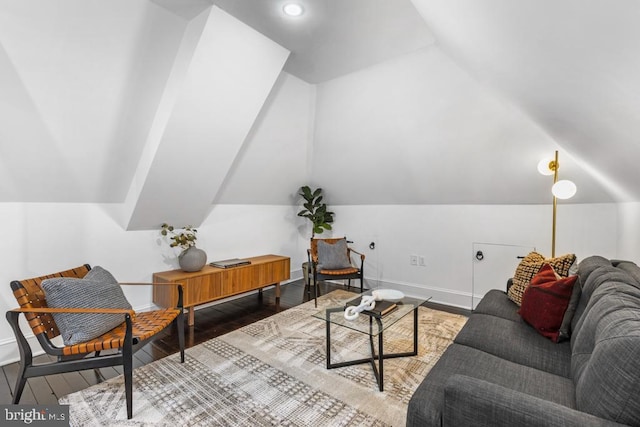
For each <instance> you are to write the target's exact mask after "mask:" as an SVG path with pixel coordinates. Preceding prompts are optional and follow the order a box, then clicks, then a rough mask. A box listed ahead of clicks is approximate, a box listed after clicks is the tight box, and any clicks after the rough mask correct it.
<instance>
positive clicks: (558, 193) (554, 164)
mask: <svg viewBox="0 0 640 427" xmlns="http://www.w3.org/2000/svg"><path fill="white" fill-rule="evenodd" d="M558 169H560V163H559V162H558V151H557V150H556V152H555V156H554V158H553V159H543V160H541V161H540V163H538V172H540V173H541V174H542V175H553V187H551V194H553V223H552V224H553V225H552V228H551V258H555V256H556V212H557V210H558V199H570V198H572V197H573V196H574V195H575V194H576V191H577V187H576V185H575V184H574V183H573V182H572V181H569V180H568V179H562V180H559V181H558Z"/></svg>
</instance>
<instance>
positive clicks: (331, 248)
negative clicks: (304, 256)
mask: <svg viewBox="0 0 640 427" xmlns="http://www.w3.org/2000/svg"><path fill="white" fill-rule="evenodd" d="M351 267H352V266H351V261H350V260H349V254H348V252H347V239H340V240H338V241H337V242H336V243H333V244H331V243H327V242H325V241H322V240H319V241H318V270H340V269H343V268H351Z"/></svg>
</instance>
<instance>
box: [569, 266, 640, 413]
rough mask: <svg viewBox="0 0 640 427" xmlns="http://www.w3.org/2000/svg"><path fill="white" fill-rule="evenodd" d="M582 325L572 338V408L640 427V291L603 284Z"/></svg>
mask: <svg viewBox="0 0 640 427" xmlns="http://www.w3.org/2000/svg"><path fill="white" fill-rule="evenodd" d="M628 277H629V276H628V275H627V278H628ZM581 322H582V324H581V326H580V327H579V330H578V331H576V332H575V334H574V335H573V336H572V356H571V373H572V378H573V381H574V384H575V386H576V409H578V410H580V411H584V412H587V413H590V414H593V415H596V416H598V417H601V418H605V419H609V420H612V421H615V422H618V423H623V424H631V425H638V424H640V399H638V398H637V396H638V395H639V394H640V289H638V288H637V287H635V286H632V285H629V284H628V283H626V282H625V281H619V280H609V281H607V282H606V283H602V284H601V285H600V286H598V287H597V289H595V291H593V294H592V295H591V298H590V300H589V304H588V306H587V308H586V310H585V311H584V314H583V316H582V319H581Z"/></svg>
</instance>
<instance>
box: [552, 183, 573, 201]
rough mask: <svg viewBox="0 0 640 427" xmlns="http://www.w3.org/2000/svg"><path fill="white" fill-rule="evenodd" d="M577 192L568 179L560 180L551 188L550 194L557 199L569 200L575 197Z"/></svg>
mask: <svg viewBox="0 0 640 427" xmlns="http://www.w3.org/2000/svg"><path fill="white" fill-rule="evenodd" d="M577 190H578V188H577V187H576V185H575V184H574V183H573V182H572V181H569V180H568V179H561V180H560V181H558V182H556V183H555V184H553V187H551V192H552V193H553V195H554V196H556V197H557V198H558V199H570V198H572V197H573V196H575V194H576V191H577Z"/></svg>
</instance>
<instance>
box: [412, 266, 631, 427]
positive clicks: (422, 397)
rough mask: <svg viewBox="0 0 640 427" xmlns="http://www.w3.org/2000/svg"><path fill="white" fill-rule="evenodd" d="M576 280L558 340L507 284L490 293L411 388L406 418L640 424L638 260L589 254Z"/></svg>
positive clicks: (451, 422)
mask: <svg viewBox="0 0 640 427" xmlns="http://www.w3.org/2000/svg"><path fill="white" fill-rule="evenodd" d="M576 285H579V286H580V289H581V295H580V298H579V300H578V304H577V307H576V311H575V315H574V316H573V318H572V321H571V337H570V340H567V341H564V342H560V343H554V342H552V341H551V340H549V339H547V338H545V337H543V336H542V335H540V334H538V333H537V332H536V330H535V329H534V328H532V327H531V326H529V325H528V324H526V323H525V322H524V321H523V320H522V319H521V318H520V316H519V314H518V313H517V311H518V306H516V305H515V304H514V303H513V302H511V300H509V299H508V298H507V294H506V293H505V292H503V291H499V290H492V291H490V292H489V293H487V294H486V295H485V297H484V298H483V299H482V301H481V302H480V303H479V304H478V307H477V308H476V310H475V311H474V312H473V314H472V315H471V316H470V318H469V321H468V322H467V324H466V325H465V326H464V328H463V329H462V330H461V331H460V333H459V334H458V336H457V337H456V339H455V341H454V343H453V344H452V345H451V346H450V347H449V348H448V349H447V350H446V351H445V353H444V354H443V356H442V357H441V359H440V360H439V361H438V362H437V363H436V365H435V366H434V367H433V369H432V370H431V371H430V372H429V374H428V375H427V377H426V378H425V379H424V381H423V382H422V384H421V385H420V386H419V387H418V389H417V390H416V392H415V393H414V395H413V397H412V398H411V401H410V402H409V410H408V414H407V426H420V427H425V426H455V427H460V426H491V427H497V426H509V427H512V426H545V427H547V426H581V427H584V426H609V425H612V426H613V425H638V426H640V268H639V267H638V266H637V265H635V264H634V263H632V262H628V261H609V260H607V259H605V258H603V257H600V256H592V257H589V258H586V259H584V260H583V261H582V262H580V263H579V266H578V281H577V282H576Z"/></svg>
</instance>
